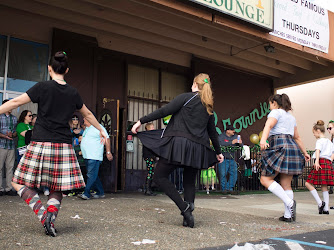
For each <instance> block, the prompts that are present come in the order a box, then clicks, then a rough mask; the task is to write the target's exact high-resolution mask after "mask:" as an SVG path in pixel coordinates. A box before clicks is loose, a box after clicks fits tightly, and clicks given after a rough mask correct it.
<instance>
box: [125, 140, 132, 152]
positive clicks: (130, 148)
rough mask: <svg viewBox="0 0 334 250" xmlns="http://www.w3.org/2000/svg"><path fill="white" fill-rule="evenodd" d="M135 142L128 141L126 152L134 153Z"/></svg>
mask: <svg viewBox="0 0 334 250" xmlns="http://www.w3.org/2000/svg"><path fill="white" fill-rule="evenodd" d="M133 149H134V147H133V140H131V141H126V152H133Z"/></svg>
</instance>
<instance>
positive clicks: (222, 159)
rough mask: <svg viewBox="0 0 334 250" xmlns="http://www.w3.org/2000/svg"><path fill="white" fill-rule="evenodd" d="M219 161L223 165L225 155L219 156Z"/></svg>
mask: <svg viewBox="0 0 334 250" xmlns="http://www.w3.org/2000/svg"><path fill="white" fill-rule="evenodd" d="M217 160H218V162H219V163H222V162H223V161H224V156H223V154H219V155H217Z"/></svg>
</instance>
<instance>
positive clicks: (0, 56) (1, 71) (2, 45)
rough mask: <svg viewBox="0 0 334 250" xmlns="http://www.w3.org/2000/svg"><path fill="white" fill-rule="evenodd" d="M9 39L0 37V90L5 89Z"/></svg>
mask: <svg viewBox="0 0 334 250" xmlns="http://www.w3.org/2000/svg"><path fill="white" fill-rule="evenodd" d="M6 47H7V37H5V36H2V35H0V89H1V90H2V89H3V82H4V76H5V62H6Z"/></svg>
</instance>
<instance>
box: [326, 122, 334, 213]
mask: <svg viewBox="0 0 334 250" xmlns="http://www.w3.org/2000/svg"><path fill="white" fill-rule="evenodd" d="M327 131H328V133H329V134H330V135H331V142H332V143H333V144H334V121H333V120H330V121H329V122H328V125H327ZM328 193H329V194H332V193H333V186H330V188H329V191H328ZM331 209H334V207H331Z"/></svg>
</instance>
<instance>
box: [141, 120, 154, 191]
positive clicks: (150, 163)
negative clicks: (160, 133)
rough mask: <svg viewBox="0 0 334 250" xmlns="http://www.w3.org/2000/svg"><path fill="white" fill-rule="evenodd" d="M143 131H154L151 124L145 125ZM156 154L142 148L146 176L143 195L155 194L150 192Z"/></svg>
mask: <svg viewBox="0 0 334 250" xmlns="http://www.w3.org/2000/svg"><path fill="white" fill-rule="evenodd" d="M145 130H146V131H149V130H154V124H153V123H152V122H149V123H146V125H145ZM156 157H157V156H156V154H154V153H153V152H152V151H151V150H149V149H148V148H147V147H145V146H143V158H144V161H145V163H146V168H147V176H146V178H145V191H144V193H145V195H149V196H155V195H156V194H155V193H153V191H152V180H153V176H154V165H155V161H156Z"/></svg>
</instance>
